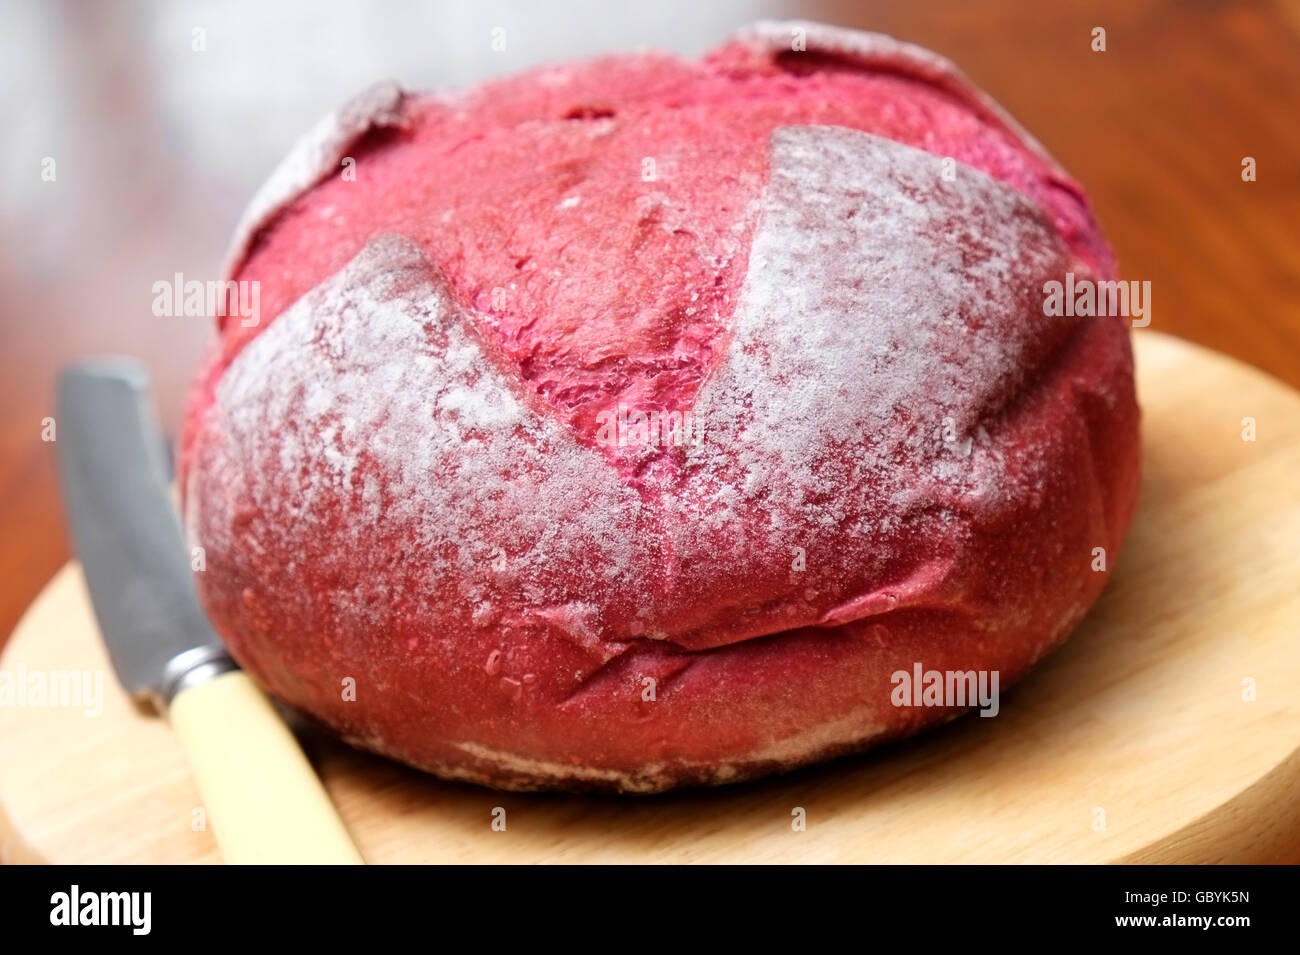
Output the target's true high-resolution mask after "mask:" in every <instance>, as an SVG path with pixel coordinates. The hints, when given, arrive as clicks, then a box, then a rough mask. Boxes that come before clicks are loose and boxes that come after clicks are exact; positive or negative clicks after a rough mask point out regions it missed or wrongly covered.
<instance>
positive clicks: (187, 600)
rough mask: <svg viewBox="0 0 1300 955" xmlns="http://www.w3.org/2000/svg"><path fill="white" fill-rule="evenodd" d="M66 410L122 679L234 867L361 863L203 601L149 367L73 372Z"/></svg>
mask: <svg viewBox="0 0 1300 955" xmlns="http://www.w3.org/2000/svg"><path fill="white" fill-rule="evenodd" d="M57 413H58V418H57V419H56V420H57V421H58V427H59V431H58V442H57V446H58V449H59V472H60V475H61V478H62V483H63V497H64V501H65V503H66V507H67V510H68V516H69V522H70V524H71V528H72V540H73V544H74V547H75V549H76V552H77V556H78V558H79V559H80V561H81V567H82V570H83V571H84V572H85V576H86V584H87V586H88V588H89V590H90V599H91V603H92V604H93V605H94V608H95V617H96V619H97V621H98V623H99V629H100V631H101V633H102V634H103V637H104V642H105V643H106V644H107V645H108V655H109V658H110V659H111V660H112V662H113V669H114V670H115V671H116V672H117V678H118V680H119V682H120V683H121V684H122V687H123V688H124V689H125V690H126V691H127V692H128V693H130V694H131V695H132V696H133V697H135V698H137V699H140V700H147V701H149V702H151V703H152V704H153V705H154V706H155V707H156V708H157V709H158V711H159V713H160V714H163V715H166V716H169V717H170V719H171V725H172V728H173V730H174V731H175V732H176V735H177V736H178V737H179V738H180V741H181V745H182V746H183V747H184V749H185V753H186V756H187V757H188V759H189V763H190V767H191V769H192V771H193V774H194V778H195V781H196V782H197V783H198V787H199V791H200V793H201V794H202V796H203V801H204V808H205V809H206V811H207V817H208V819H209V821H210V822H211V824H212V831H213V835H214V836H215V837H216V840H217V844H218V845H219V846H220V848H221V853H222V855H223V857H224V858H225V860H226V862H228V863H237V864H241V863H275V864H282V863H315V864H325V863H337V864H345V863H346V864H359V863H361V862H362V859H361V856H360V854H359V853H358V852H357V849H356V846H355V845H353V843H352V839H351V838H350V836H349V835H348V832H347V829H346V828H344V826H343V822H342V820H340V819H339V817H338V813H337V812H336V811H335V809H334V806H333V804H332V803H331V802H330V799H329V796H328V795H327V794H326V792H325V789H324V787H323V786H322V785H321V782H320V779H319V778H318V777H317V776H316V773H315V772H314V771H313V769H312V767H311V764H310V763H309V762H308V761H307V757H306V756H304V755H303V752H302V749H301V748H300V747H299V746H298V742H297V740H296V739H294V736H293V734H292V733H291V732H290V731H289V728H288V727H287V726H286V725H285V724H284V722H283V721H282V720H281V719H280V717H279V715H278V714H277V713H276V711H275V709H274V707H273V706H272V705H271V703H270V701H269V700H268V699H267V697H266V696H265V695H264V694H263V693H262V691H261V690H259V689H258V688H257V686H256V685H255V684H254V683H253V681H252V680H251V679H249V677H248V675H247V674H246V673H244V672H243V671H242V670H240V669H239V667H238V666H237V665H236V664H235V662H234V661H233V660H232V659H231V658H230V655H229V654H228V653H227V652H226V650H225V648H224V647H223V646H222V645H221V640H220V638H218V637H217V634H216V632H215V631H214V630H213V629H212V625H211V624H210V623H209V622H208V619H207V616H206V615H205V614H204V612H203V608H202V607H201V606H200V604H199V600H198V595H197V593H196V592H195V588H194V580H193V577H192V571H191V570H190V557H189V553H188V551H187V549H186V546H185V540H184V535H183V533H182V531H181V526H180V520H179V518H178V516H177V514H176V511H175V510H174V508H173V507H172V503H171V497H170V493H169V487H168V485H169V480H168V475H169V473H170V471H169V466H168V463H167V458H166V453H165V448H166V444H165V442H164V441H163V439H162V432H161V429H160V428H159V427H158V423H157V420H156V419H155V417H154V415H153V412H152V405H151V403H150V401H149V384H148V376H147V374H146V373H145V371H144V369H143V368H142V367H141V366H140V365H139V363H137V362H134V361H132V360H130V359H119V358H105V359H97V360H92V361H88V362H84V363H81V364H78V365H74V366H72V367H69V368H67V369H65V370H64V371H63V373H62V374H61V375H60V378H59V395H58V412H57Z"/></svg>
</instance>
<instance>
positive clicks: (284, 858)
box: [170, 670, 363, 865]
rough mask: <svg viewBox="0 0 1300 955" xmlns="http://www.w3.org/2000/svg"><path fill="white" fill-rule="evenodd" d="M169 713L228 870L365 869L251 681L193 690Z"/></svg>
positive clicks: (236, 678)
mask: <svg viewBox="0 0 1300 955" xmlns="http://www.w3.org/2000/svg"><path fill="white" fill-rule="evenodd" d="M170 713H171V722H172V727H173V729H175V731H176V735H177V736H179V737H180V740H181V744H182V745H183V746H184V748H185V753H186V755H187V756H188V757H189V761H190V766H191V768H192V769H193V772H194V779H195V781H196V782H197V783H198V786H199V792H200V793H201V794H202V795H203V801H204V808H205V809H206V810H207V816H208V821H209V822H210V823H211V824H212V832H213V835H215V836H216V839H217V845H219V846H220V847H221V854H222V855H223V856H224V857H225V860H226V862H227V863H230V864H235V865H247V864H272V865H276V864H286V865H288V864H308V865H330V864H334V865H360V864H362V863H363V860H362V858H361V854H360V853H359V852H357V848H356V846H355V845H353V843H352V839H351V837H350V836H349V835H348V831H347V829H345V828H344V827H343V821H342V820H341V819H339V816H338V813H337V812H336V811H335V810H334V804H333V803H331V802H330V798H329V796H328V794H326V792H325V788H324V787H323V786H322V785H321V782H320V778H319V777H318V776H317V775H316V772H315V770H313V769H312V766H311V763H309V762H307V757H306V756H304V755H303V752H302V749H301V747H299V746H298V741H297V740H296V739H294V736H293V733H291V732H290V731H289V727H287V726H285V724H284V721H283V720H282V719H280V716H279V714H278V713H276V712H275V709H274V708H273V707H272V706H271V702H270V700H268V699H267V698H266V696H265V695H264V694H263V693H262V691H261V690H259V689H258V688H257V686H256V685H255V684H254V683H253V681H252V680H250V679H249V678H248V674H246V673H244V672H243V671H242V670H230V671H227V672H225V673H222V674H221V675H220V676H216V677H213V678H212V679H210V680H207V681H205V682H202V683H197V684H194V685H191V686H187V687H185V688H183V689H181V690H180V692H179V693H177V694H176V696H175V698H173V699H172V701H171V706H170Z"/></svg>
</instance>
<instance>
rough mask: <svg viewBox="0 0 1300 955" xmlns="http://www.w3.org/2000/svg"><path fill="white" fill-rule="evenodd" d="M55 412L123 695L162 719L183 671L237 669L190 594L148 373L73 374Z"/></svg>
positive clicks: (77, 537) (83, 547)
mask: <svg viewBox="0 0 1300 955" xmlns="http://www.w3.org/2000/svg"><path fill="white" fill-rule="evenodd" d="M57 414H58V419H57V420H58V423H59V440H58V442H57V445H58V449H59V468H60V475H61V478H62V483H63V496H64V501H65V502H66V505H67V510H68V517H69V523H70V525H71V530H72V538H73V544H74V547H75V549H76V552H77V555H78V557H79V558H80V560H81V565H82V569H83V571H84V572H85V575H86V584H87V587H88V589H89V590H90V599H91V603H92V604H93V605H94V608H95V617H96V619H97V620H98V622H99V627H100V630H101V632H102V633H103V636H104V641H105V643H106V644H107V646H108V653H109V658H110V659H111V660H112V663H113V669H114V670H115V671H116V673H117V677H118V680H119V681H120V682H121V684H122V686H123V688H124V689H126V690H127V692H128V693H131V694H132V695H133V696H136V697H138V698H145V699H149V700H151V701H152V702H153V703H154V704H155V705H156V706H158V707H159V709H160V710H162V709H165V707H166V705H167V704H168V703H169V702H170V701H171V698H172V697H173V696H174V695H175V693H176V692H177V691H178V690H179V689H180V687H181V686H183V685H184V684H185V682H186V679H187V674H188V673H189V671H190V669H192V668H193V667H197V666H202V667H204V668H205V669H204V672H210V671H214V670H221V669H231V668H233V667H234V663H233V661H231V660H230V658H229V657H228V656H227V655H226V653H225V650H224V649H223V648H222V646H221V640H220V638H219V637H218V636H217V635H216V633H215V632H214V631H213V629H212V626H211V624H209V623H208V619H207V616H206V615H205V614H204V612H203V609H202V607H201V606H200V604H199V600H198V595H197V593H196V592H195V589H194V580H193V576H192V573H191V570H190V558H189V555H188V553H187V551H186V548H185V541H184V538H183V535H182V533H181V527H180V522H179V520H178V519H177V516H176V513H175V511H174V510H173V508H172V504H171V499H170V496H169V493H168V480H167V478H168V474H169V470H170V469H169V466H168V464H167V460H166V458H165V457H163V451H164V449H165V447H166V444H165V442H164V441H162V440H161V437H160V435H161V429H160V428H159V426H158V424H157V421H156V418H155V417H154V414H153V410H152V406H151V404H150V401H149V393H148V375H147V373H146V372H145V370H144V369H143V368H142V367H141V366H140V365H139V364H138V363H136V362H133V361H131V360H129V359H123V358H106V359H98V360H93V361H89V362H85V363H82V364H80V365H77V366H74V367H71V368H69V369H67V370H65V371H64V373H63V374H62V375H61V376H60V379H59V395H58V409H57ZM192 678H193V677H192V676H191V677H190V679H192Z"/></svg>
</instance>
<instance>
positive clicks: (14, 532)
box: [0, 0, 1300, 635]
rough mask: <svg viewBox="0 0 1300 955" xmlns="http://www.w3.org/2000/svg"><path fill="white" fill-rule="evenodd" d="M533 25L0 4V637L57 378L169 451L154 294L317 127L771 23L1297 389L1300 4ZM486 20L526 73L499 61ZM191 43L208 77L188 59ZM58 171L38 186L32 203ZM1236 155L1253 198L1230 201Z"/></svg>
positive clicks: (53, 494)
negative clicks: (1066, 208)
mask: <svg viewBox="0 0 1300 955" xmlns="http://www.w3.org/2000/svg"><path fill="white" fill-rule="evenodd" d="M521 6H522V5H511V4H491V3H488V4H483V5H481V6H480V7H479V8H477V10H478V12H475V13H474V14H472V15H471V14H469V13H460V14H457V15H455V16H450V17H445V18H441V19H440V18H439V17H437V16H433V15H426V14H419V15H417V14H415V13H412V12H411V10H409V9H407V8H405V7H397V6H395V7H393V8H392V10H391V11H390V12H388V13H387V14H386V15H385V17H384V18H383V19H381V20H379V21H374V22H372V21H373V18H372V21H366V22H365V23H364V24H363V26H364V28H362V27H360V26H358V23H357V22H356V17H355V15H353V16H343V15H342V14H339V13H337V12H331V11H325V12H322V11H321V9H320V7H319V6H318V5H316V4H290V6H289V8H288V10H289V11H290V12H289V13H284V12H266V13H264V14H263V13H259V14H258V15H257V18H256V19H254V18H253V16H252V15H251V14H249V13H248V12H247V11H246V10H245V11H244V12H243V13H231V12H229V11H222V10H221V9H220V8H218V9H215V10H214V9H209V8H205V7H197V6H195V5H191V4H176V5H163V4H160V5H158V6H157V7H152V6H148V5H136V4H132V5H126V4H120V5H119V4H77V3H71V2H68V3H52V4H42V5H35V4H33V5H31V6H29V7H22V6H15V7H11V6H9V5H6V9H5V12H4V13H3V14H0V16H4V17H5V18H6V20H7V22H6V23H5V24H4V27H5V29H4V30H0V34H3V35H4V37H5V39H4V40H3V41H0V43H3V44H4V46H0V54H2V55H0V71H2V72H0V79H2V80H3V82H2V83H0V86H2V87H3V88H4V89H3V92H0V103H3V104H4V106H5V115H6V117H7V122H9V120H8V117H11V116H12V117H16V119H15V122H14V123H13V124H12V125H11V126H10V128H9V130H8V133H7V135H6V139H7V140H8V142H7V144H6V149H5V150H4V152H5V153H6V154H7V155H6V156H5V157H4V161H5V162H6V163H8V164H9V165H5V166H4V167H3V169H4V173H5V179H6V180H7V182H6V183H5V186H4V189H3V191H0V199H2V200H3V202H4V205H3V207H0V209H2V210H3V212H4V219H3V253H2V254H0V344H2V345H3V348H0V363H2V367H0V380H3V382H4V388H5V401H4V405H3V413H2V414H0V534H2V535H3V540H4V547H3V551H2V553H3V557H2V558H0V559H2V561H3V563H0V635H7V634H8V633H9V632H10V631H11V629H12V628H13V626H14V624H15V623H16V622H17V619H18V617H19V615H20V614H21V613H22V611H23V610H24V608H25V607H26V606H27V604H28V603H29V602H30V601H31V599H32V598H33V597H34V596H35V595H36V593H37V592H38V591H39V590H40V588H41V587H42V586H43V585H44V583H45V582H46V581H47V580H48V579H49V578H50V576H51V575H52V574H53V573H54V571H55V570H56V569H57V568H58V567H59V566H60V565H61V564H62V563H63V562H64V561H65V560H66V559H67V558H68V548H67V544H66V542H65V536H64V533H65V532H64V525H63V518H62V514H61V510H60V505H59V499H58V490H57V483H56V480H55V468H54V447H53V446H52V445H50V444H47V443H44V442H43V441H42V440H41V420H42V418H44V417H45V416H47V415H52V414H53V407H52V402H53V379H54V374H55V372H56V370H57V368H58V367H59V366H60V365H61V364H62V363H64V362H66V361H68V360H69V359H72V358H75V357H78V356H82V355H86V354H93V353H101V352H115V353H126V354H132V355H136V356H139V357H141V358H142V359H144V360H145V361H146V363H147V364H148V365H149V367H150V369H151V371H152V373H153V376H154V381H155V387H156V390H157V393H158V399H159V402H160V406H161V411H162V417H163V421H164V424H165V425H166V426H167V427H168V428H169V429H171V430H173V431H174V429H175V427H176V424H177V421H178V418H179V411H180V407H181V401H182V397H183V394H184V389H185V387H186V384H187V381H188V378H189V376H190V374H191V371H192V369H193V367H194V364H195V362H196V360H197V358H198V355H199V352H200V350H201V349H202V347H203V344H204V342H205V341H206V340H207V339H208V337H209V334H210V330H209V328H208V326H207V324H206V323H205V322H204V321H203V320H201V319H184V318H156V317H155V316H154V315H153V314H152V313H151V310H150V303H151V301H152V293H151V286H152V283H153V282H155V281H158V280H160V279H167V278H169V277H170V276H171V275H172V274H173V273H175V272H178V271H179V272H183V273H185V274H186V275H187V277H198V278H210V277H214V273H215V270H216V269H217V267H218V264H219V262H220V258H221V255H222V253H223V251H224V244H225V242H226V240H227V238H228V236H229V234H230V231H231V229H232V228H233V225H234V222H235V220H236V218H237V216H238V213H239V211H240V207H241V206H242V204H243V202H245V201H246V200H247V199H248V197H249V196H250V195H251V193H252V190H253V189H254V188H255V187H256V185H257V182H258V180H259V179H260V177H261V176H262V175H263V174H264V173H265V172H266V171H268V170H269V169H270V167H271V166H272V165H273V163H274V162H275V161H276V159H277V158H278V154H280V153H282V152H283V151H284V150H286V149H287V148H288V146H289V145H290V144H291V143H292V141H293V140H294V139H295V138H296V136H297V135H298V133H300V132H301V131H302V130H303V129H304V128H305V127H306V125H307V124H308V122H309V120H310V118H311V117H312V116H313V115H314V114H319V113H322V112H324V111H326V110H327V109H329V108H331V107H332V106H334V105H336V104H337V102H338V101H339V100H340V99H341V98H343V97H344V96H345V95H346V94H347V92H348V91H349V90H351V89H356V88H360V87H361V86H363V85H365V83H366V82H368V81H370V80H374V79H379V78H384V77H387V76H390V75H392V76H395V77H396V78H398V79H401V80H404V81H407V82H408V83H410V85H413V86H424V85H431V84H432V85H437V84H446V83H457V84H459V83H464V82H467V81H469V80H471V79H473V78H474V77H475V76H479V75H486V74H488V73H500V72H506V71H509V70H512V69H518V68H521V67H524V66H528V65H531V64H533V63H536V62H540V61H546V60H557V59H563V58H565V57H568V56H571V55H574V54H583V55H585V54H589V53H591V52H594V50H596V49H602V48H603V49H611V50H612V49H619V48H629V47H635V46H639V45H656V46H665V45H666V46H669V47H671V48H675V49H679V50H681V51H682V52H684V53H688V54H692V55H693V54H696V53H698V52H700V51H701V50H703V49H706V48H708V47H709V46H711V45H712V44H713V43H715V42H716V41H717V40H719V39H721V38H722V37H723V36H725V35H726V34H727V33H728V32H729V31H730V30H731V29H733V28H734V27H735V26H737V25H739V24H741V23H743V22H745V21H748V20H751V19H756V18H759V17H762V16H772V15H777V16H801V17H806V18H809V19H817V20H823V21H826V22H833V23H839V24H842V25H846V26H857V27H862V28H868V29H874V30H879V31H882V32H886V33H892V34H894V35H895V36H899V37H902V38H904V39H908V40H913V41H916V42H919V43H921V44H923V45H926V46H929V47H932V48H934V49H936V50H938V51H940V52H942V53H944V54H946V55H947V56H949V57H950V58H952V59H953V60H955V61H956V62H957V63H958V64H959V65H961V66H962V67H963V68H964V69H965V70H966V72H967V73H968V74H969V75H970V76H971V77H972V78H974V80H975V81H976V82H977V83H979V84H980V85H982V86H983V87H984V88H985V89H987V90H988V91H989V92H990V93H992V94H993V95H994V96H995V97H996V98H997V99H999V100H1000V101H1001V102H1002V103H1003V104H1005V105H1006V106H1007V107H1008V108H1009V109H1010V110H1011V111H1012V112H1013V113H1014V114H1015V115H1016V116H1017V117H1018V118H1019V119H1020V120H1021V121H1022V122H1023V123H1024V124H1025V125H1026V126H1027V127H1028V128H1029V129H1030V130H1031V131H1032V132H1034V133H1035V134H1036V135H1037V136H1038V137H1039V139H1041V140H1042V142H1043V143H1044V144H1045V145H1046V146H1047V147H1048V149H1049V150H1050V151H1051V152H1053V153H1054V154H1055V155H1056V157H1057V158H1058V159H1059V160H1060V161H1061V162H1062V163H1063V164H1064V165H1065V166H1066V167H1067V168H1068V169H1070V170H1071V171H1072V172H1073V173H1074V175H1075V176H1076V177H1077V178H1078V179H1079V180H1081V181H1082V182H1083V183H1084V184H1085V185H1086V186H1087V188H1088V189H1089V191H1090V193H1091V195H1092V197H1093V200H1094V203H1095V207H1096V210H1097V214H1098V216H1099V218H1100V220H1101V222H1102V225H1103V227H1104V228H1105V230H1106V232H1107V234H1108V236H1109V238H1110V240H1111V242H1112V243H1113V245H1114V246H1115V248H1116V250H1117V252H1118V255H1119V259H1120V265H1121V270H1122V272H1123V274H1124V276H1125V277H1127V278H1130V279H1138V280H1149V281H1150V282H1151V283H1152V304H1153V322H1152V325H1153V327H1154V328H1157V329H1160V330H1162V331H1166V332H1171V333H1173V334H1176V335H1180V336H1183V337H1186V338H1189V339H1192V340H1193V341H1196V342H1200V343H1203V344H1206V345H1209V346H1211V347H1213V348H1216V349H1219V350H1221V351H1224V352H1227V353H1229V354H1231V355H1234V356H1237V357H1239V358H1242V359H1244V360H1245V361H1247V362H1250V363H1252V364H1254V365H1257V366H1259V367H1261V368H1263V369H1265V370H1267V371H1269V372H1271V373H1272V374H1274V375H1276V376H1277V377H1279V378H1281V379H1283V380H1284V381H1287V382H1289V383H1290V384H1292V385H1295V386H1300V123H1297V116H1300V2H1297V0H1254V2H1250V0H1241V2H1209V0H1201V2H1173V0H1109V2H1104V3H1096V4H1087V3H1055V2H1042V0H1006V2H993V3H980V2H973V0H932V2H906V3H904V2H893V3H890V2H862V3H850V2H841V3H834V2H828V3H815V2H806V3H788V4H758V5H756V6H755V8H754V9H753V10H747V9H744V8H743V6H742V5H741V4H738V3H730V4H717V5H715V4H699V3H679V4H664V5H657V4H650V5H636V6H638V7H642V6H644V7H646V8H647V9H645V10H642V11H641V12H640V14H638V16H639V17H640V20H628V21H626V22H623V21H622V20H620V19H616V17H622V18H625V17H626V16H627V14H626V13H625V12H623V11H621V10H620V12H618V13H615V12H613V11H615V10H616V9H619V8H621V7H622V6H623V5H611V6H610V10H611V14H610V17H611V19H610V20H609V22H607V23H601V22H596V23H583V24H581V25H577V24H574V23H572V22H568V23H567V25H566V14H564V12H563V7H564V5H563V4H561V5H559V6H558V7H557V8H556V10H557V11H559V12H556V11H551V12H550V13H549V14H545V13H543V14H538V13H537V12H536V11H534V12H532V13H530V14H527V15H525V14H523V13H519V12H516V7H521ZM533 6H535V7H539V8H545V7H546V4H544V3H543V4H535V5H533ZM660 6H662V11H661V12H659V13H658V14H654V11H653V10H652V9H650V8H658V7H660ZM385 7H387V5H385ZM715 7H716V9H714V8H715ZM484 10H486V11H487V12H482V11H484ZM299 17H300V18H299ZM498 22H499V23H504V24H506V25H507V26H508V29H509V31H510V33H509V35H510V36H511V37H512V38H514V39H513V41H512V42H514V43H515V47H514V48H513V49H516V50H517V51H518V52H517V53H510V52H507V53H504V54H500V53H496V54H494V53H491V52H489V51H488V49H487V43H488V40H487V36H488V32H489V31H490V29H491V27H492V26H493V25H494V23H498ZM197 24H204V25H205V26H204V28H205V29H206V30H207V34H206V38H207V43H208V49H207V51H206V52H204V53H202V54H199V53H194V52H193V51H192V50H190V49H189V46H190V45H191V39H192V33H191V31H192V28H193V26H194V25H197ZM1094 27H1103V28H1105V30H1106V31H1107V50H1106V52H1104V53H1097V52H1093V51H1092V49H1091V48H1090V42H1091V36H1090V33H1091V31H1092V29H1093V28H1094ZM467 50H468V51H470V52H466V51H467ZM11 136H12V137H13V138H12V139H10V137H11ZM45 156H54V157H55V158H56V162H57V167H56V169H57V180H56V181H55V182H53V183H46V182H42V181H41V179H40V162H41V160H42V158H43V157H45ZM1246 156H1253V157H1255V159H1256V161H1257V164H1258V181H1256V182H1253V183H1246V182H1243V181H1242V178H1241V163H1242V159H1243V157H1246ZM24 177H25V178H24Z"/></svg>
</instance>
